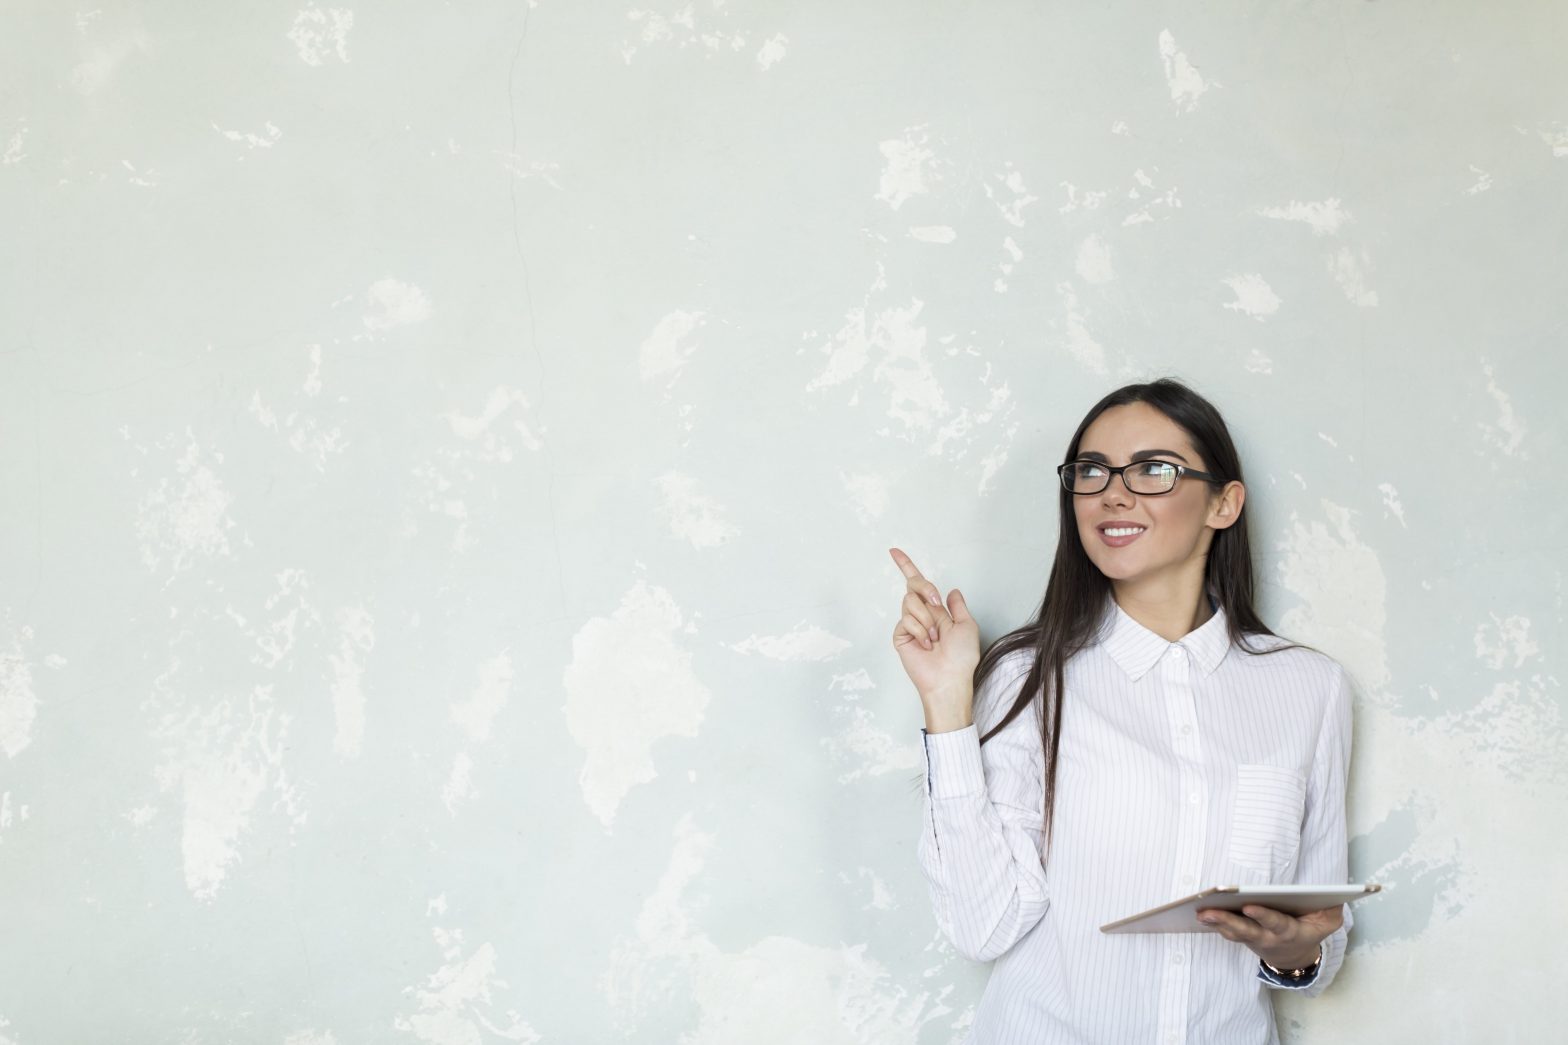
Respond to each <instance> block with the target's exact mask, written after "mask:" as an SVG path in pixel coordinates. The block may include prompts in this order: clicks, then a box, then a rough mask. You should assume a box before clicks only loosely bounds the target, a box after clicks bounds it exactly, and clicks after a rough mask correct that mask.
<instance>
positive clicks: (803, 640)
mask: <svg viewBox="0 0 1568 1045" xmlns="http://www.w3.org/2000/svg"><path fill="white" fill-rule="evenodd" d="M851 645H852V643H851V642H850V641H849V640H848V639H841V638H839V637H838V636H837V635H834V634H833V633H831V632H829V631H826V630H824V629H822V628H820V627H818V626H817V625H815V624H812V625H809V626H808V625H806V623H805V622H804V621H802V622H800V623H799V624H796V625H795V627H794V630H792V631H790V632H789V633H788V634H785V635H752V636H750V637H749V638H745V639H742V640H741V641H740V642H734V643H731V644H730V646H729V648H730V649H732V650H734V651H735V652H736V653H756V654H758V655H760V656H763V657H768V658H770V659H772V660H830V659H832V658H833V657H836V656H838V655H839V654H840V653H843V652H844V651H845V650H847V649H849V647H850V646H851Z"/></svg>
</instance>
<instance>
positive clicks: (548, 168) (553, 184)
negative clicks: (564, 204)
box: [448, 139, 561, 189]
mask: <svg viewBox="0 0 1568 1045" xmlns="http://www.w3.org/2000/svg"><path fill="white" fill-rule="evenodd" d="M449 141H450V139H449ZM448 151H449V152H455V151H456V150H455V149H452V147H451V146H450V144H449V145H448ZM492 152H493V153H494V155H495V156H497V157H499V158H500V160H501V166H502V167H504V168H505V169H506V171H507V173H508V174H511V175H512V176H513V177H515V178H517V180H518V181H531V180H533V179H535V178H537V179H538V180H540V181H542V182H544V183H545V184H546V185H548V186H550V188H552V189H559V188H560V187H561V183H560V182H558V181H556V180H555V175H557V174H559V173H560V172H561V165H560V164H559V163H556V162H555V161H554V160H532V159H528V158H526V157H523V156H520V155H518V154H517V153H515V152H502V151H501V150H500V149H494V150H492Z"/></svg>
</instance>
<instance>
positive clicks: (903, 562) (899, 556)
mask: <svg viewBox="0 0 1568 1045" xmlns="http://www.w3.org/2000/svg"><path fill="white" fill-rule="evenodd" d="M888 554H890V555H892V556H893V561H894V562H895V563H897V564H898V568H899V570H900V571H901V572H902V573H903V574H904V576H905V577H907V578H909V579H910V580H914V579H915V578H916V577H920V571H919V570H917V569H916V568H915V563H914V560H912V559H911V558H910V557H909V556H907V555H905V554H904V553H903V552H902V551H900V550H898V549H897V548H889V549H888ZM921 579H924V578H921Z"/></svg>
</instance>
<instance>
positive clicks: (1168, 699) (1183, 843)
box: [1159, 644, 1208, 1042]
mask: <svg viewBox="0 0 1568 1045" xmlns="http://www.w3.org/2000/svg"><path fill="white" fill-rule="evenodd" d="M1191 671H1192V667H1191V658H1190V657H1189V656H1188V655H1187V651H1186V650H1185V649H1183V648H1182V647H1181V646H1179V645H1175V644H1172V645H1171V646H1170V647H1169V648H1168V649H1167V651H1166V655H1165V656H1164V657H1163V658H1161V662H1160V665H1159V679H1160V683H1161V688H1162V689H1163V690H1164V697H1165V711H1166V717H1167V720H1168V723H1169V726H1170V743H1171V750H1172V752H1173V753H1174V754H1175V756H1176V766H1177V786H1178V791H1177V801H1176V810H1175V812H1176V852H1175V859H1174V861H1173V862H1172V867H1171V874H1172V881H1171V899H1175V898H1176V897H1178V896H1186V895H1189V894H1191V893H1193V892H1195V891H1196V889H1197V881H1198V874H1199V873H1200V872H1201V871H1202V869H1203V838H1204V835H1205V834H1206V825H1207V821H1208V812H1207V805H1208V790H1207V788H1206V786H1205V784H1204V779H1203V771H1202V770H1203V753H1202V748H1201V746H1200V744H1199V742H1198V740H1199V738H1198V729H1197V708H1196V704H1195V702H1194V694H1193V687H1192V674H1191ZM1191 947H1192V940H1191V937H1190V935H1189V934H1187V933H1172V934H1171V935H1170V936H1168V937H1166V948H1165V955H1166V964H1165V975H1164V976H1163V977H1162V978H1161V979H1162V990H1161V992H1160V995H1161V996H1160V1025H1161V1026H1162V1028H1164V1029H1165V1032H1166V1033H1165V1035H1164V1037H1165V1040H1167V1041H1173V1042H1180V1041H1185V1040H1186V1027H1187V994H1188V982H1189V980H1190V977H1191V968H1192V963H1191V960H1190V959H1191V956H1192V951H1191Z"/></svg>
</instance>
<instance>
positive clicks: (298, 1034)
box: [283, 1030, 338, 1045]
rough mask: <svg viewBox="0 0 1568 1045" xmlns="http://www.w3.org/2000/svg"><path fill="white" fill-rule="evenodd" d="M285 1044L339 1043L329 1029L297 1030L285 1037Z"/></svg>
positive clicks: (327, 1044)
mask: <svg viewBox="0 0 1568 1045" xmlns="http://www.w3.org/2000/svg"><path fill="white" fill-rule="evenodd" d="M283 1045H338V1039H336V1038H334V1037H333V1036H332V1032H331V1031H329V1030H297V1031H294V1032H293V1033H291V1034H290V1035H289V1036H288V1037H286V1038H284V1039H283Z"/></svg>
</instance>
